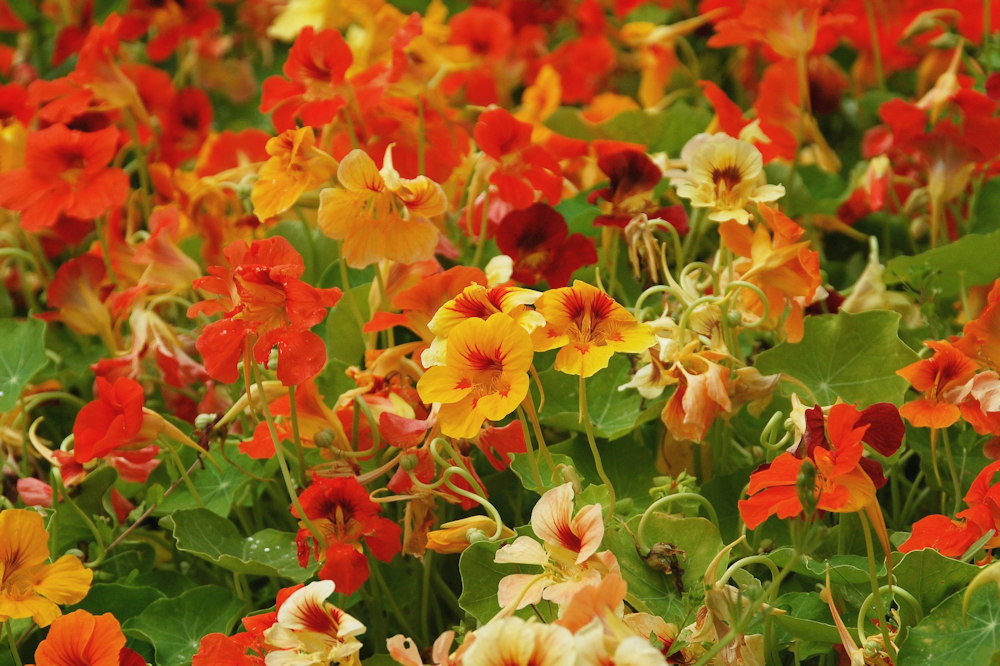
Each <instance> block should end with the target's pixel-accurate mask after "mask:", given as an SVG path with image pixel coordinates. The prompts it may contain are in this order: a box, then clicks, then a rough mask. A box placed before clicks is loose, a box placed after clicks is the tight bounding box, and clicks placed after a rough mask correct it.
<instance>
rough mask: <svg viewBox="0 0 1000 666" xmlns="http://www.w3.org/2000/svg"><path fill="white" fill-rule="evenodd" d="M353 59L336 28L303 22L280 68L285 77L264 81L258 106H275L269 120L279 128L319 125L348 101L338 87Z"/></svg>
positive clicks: (263, 109)
mask: <svg viewBox="0 0 1000 666" xmlns="http://www.w3.org/2000/svg"><path fill="white" fill-rule="evenodd" d="M353 62H354V56H353V55H352V54H351V49H350V47H349V46H347V43H346V42H345V41H344V38H343V37H342V36H341V35H340V33H339V32H338V31H336V30H320V31H319V32H316V31H315V30H314V29H313V27H312V26H306V27H305V28H303V29H302V32H300V33H299V36H298V37H297V38H296V39H295V44H293V45H292V48H291V50H289V52H288V60H286V61H285V66H284V67H283V68H282V70H281V71H282V72H284V74H285V76H286V77H287V79H286V78H282V77H280V76H270V77H268V78H267V79H266V80H265V81H264V89H263V92H262V95H261V101H260V110H261V111H263V112H264V113H267V112H269V111H271V110H272V109H273V110H274V115H273V116H272V122H274V126H275V128H277V129H278V130H279V131H282V132H283V131H285V130H290V129H294V128H295V119H296V118H298V119H299V120H301V121H302V124H303V125H311V126H313V127H322V126H323V125H325V124H327V123H328V122H330V121H331V120H333V119H334V117H335V116H336V115H337V113H338V112H339V111H340V109H341V108H343V107H344V105H345V104H347V100H346V99H345V97H344V95H343V94H342V91H341V90H340V87H341V86H342V85H343V83H344V75H345V74H346V73H347V68H348V67H350V66H351V63H353Z"/></svg>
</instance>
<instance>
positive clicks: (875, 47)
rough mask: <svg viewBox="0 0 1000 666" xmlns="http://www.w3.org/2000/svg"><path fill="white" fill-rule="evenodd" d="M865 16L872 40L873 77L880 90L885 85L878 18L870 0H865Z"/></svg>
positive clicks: (884, 88) (883, 89) (883, 88)
mask: <svg viewBox="0 0 1000 666" xmlns="http://www.w3.org/2000/svg"><path fill="white" fill-rule="evenodd" d="M865 16H866V17H867V18H868V32H869V34H870V35H871V40H872V60H873V61H874V64H875V78H876V79H877V80H878V88H879V90H881V91H882V92H885V91H886V90H887V89H886V87H885V71H884V70H883V69H882V44H881V42H879V38H878V20H877V19H876V18H875V8H874V7H873V6H872V0H865Z"/></svg>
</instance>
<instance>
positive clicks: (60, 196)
mask: <svg viewBox="0 0 1000 666" xmlns="http://www.w3.org/2000/svg"><path fill="white" fill-rule="evenodd" d="M117 148H118V130H117V129H116V128H112V127H109V128H106V129H103V130H100V131H98V132H78V131H76V130H71V129H69V128H67V127H66V126H65V125H52V126H51V127H47V128H45V129H43V130H39V131H37V132H32V133H31V134H29V135H28V141H27V148H26V150H25V155H24V167H22V168H20V169H15V170H14V171H11V172H9V173H6V174H4V175H3V177H2V178H0V206H3V207H5V208H9V209H10V210H17V211H21V226H22V227H24V229H25V230H27V231H39V230H41V229H45V228H48V227H52V226H53V225H55V223H56V221H57V220H58V219H59V216H60V215H61V214H68V215H72V216H73V217H75V218H78V219H82V220H93V219H95V218H98V217H100V216H101V215H104V214H105V213H107V212H108V211H109V210H110V209H111V208H113V207H115V206H120V205H121V204H123V203H124V202H125V195H126V194H127V193H128V177H127V176H126V175H125V172H124V171H122V170H121V169H118V168H115V167H109V166H108V163H109V162H110V161H111V158H112V157H114V154H115V151H116V150H117Z"/></svg>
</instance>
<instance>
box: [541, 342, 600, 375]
mask: <svg viewBox="0 0 1000 666" xmlns="http://www.w3.org/2000/svg"><path fill="white" fill-rule="evenodd" d="M614 353H615V350H614V349H612V348H611V347H609V346H607V345H602V346H597V345H594V344H590V343H570V344H568V345H566V346H565V347H563V348H562V349H560V350H559V353H558V354H556V363H555V368H556V370H558V371H559V372H565V373H566V374H568V375H581V376H583V377H590V376H591V375H593V374H594V373H596V372H597V371H598V370H603V369H604V368H606V367H608V363H609V362H610V361H611V357H612V356H613V355H614Z"/></svg>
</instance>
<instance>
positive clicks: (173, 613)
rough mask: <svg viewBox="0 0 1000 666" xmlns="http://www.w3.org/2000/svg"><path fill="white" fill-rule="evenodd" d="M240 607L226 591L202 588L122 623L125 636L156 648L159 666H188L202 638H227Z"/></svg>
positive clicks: (146, 610) (157, 603)
mask: <svg viewBox="0 0 1000 666" xmlns="http://www.w3.org/2000/svg"><path fill="white" fill-rule="evenodd" d="M242 609H243V603H242V602H241V601H240V600H239V599H237V598H236V597H235V596H233V593H232V592H231V591H229V590H227V589H226V588H223V587H218V586H215V585H205V586H202V587H196V588H194V589H193V590H189V591H187V592H185V593H184V594H182V595H181V596H179V597H175V598H173V599H160V600H158V601H154V602H153V603H151V604H150V605H149V606H147V607H146V609H145V610H143V611H142V613H140V614H139V615H138V616H137V617H133V618H131V619H129V620H126V621H125V623H124V625H123V628H124V629H125V631H126V634H138V635H139V637H141V638H144V639H146V640H148V641H149V642H150V643H152V644H153V645H154V646H155V647H156V663H157V664H159V666H182V665H183V664H190V663H191V657H192V656H193V655H194V653H195V652H197V651H198V645H199V643H201V639H202V637H203V636H204V635H205V634H211V633H214V632H219V633H225V634H228V633H229V631H230V630H231V629H232V628H233V625H234V624H235V623H236V620H237V619H238V618H239V616H240V612H241V611H242Z"/></svg>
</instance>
